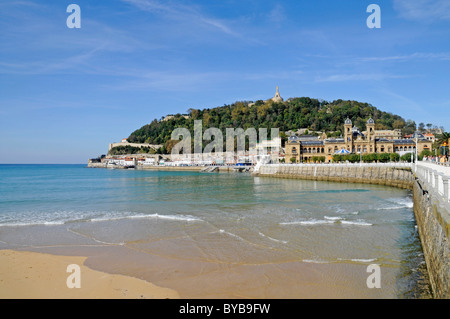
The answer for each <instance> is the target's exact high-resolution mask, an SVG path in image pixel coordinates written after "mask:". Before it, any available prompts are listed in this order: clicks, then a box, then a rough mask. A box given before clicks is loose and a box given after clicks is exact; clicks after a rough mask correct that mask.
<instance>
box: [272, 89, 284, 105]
mask: <svg viewBox="0 0 450 319" xmlns="http://www.w3.org/2000/svg"><path fill="white" fill-rule="evenodd" d="M272 101H274V102H283V101H284V100H283V98H282V97H281V95H280V91H279V88H278V85H277V92H276V93H275V96H274V97H273V98H272Z"/></svg>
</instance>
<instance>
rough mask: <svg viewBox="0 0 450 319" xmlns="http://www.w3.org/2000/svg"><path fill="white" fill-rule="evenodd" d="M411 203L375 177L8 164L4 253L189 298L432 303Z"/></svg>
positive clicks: (0, 208) (3, 186) (0, 185)
mask: <svg viewBox="0 0 450 319" xmlns="http://www.w3.org/2000/svg"><path fill="white" fill-rule="evenodd" d="M412 208H413V201H412V194H411V192H410V191H407V190H401V189H396V188H391V187H384V186H376V185H367V184H364V185H363V184H346V183H332V182H316V181H303V180H293V179H278V178H267V177H266V178H263V177H255V176H252V175H250V174H246V173H201V172H186V171H182V172H180V171H154V170H118V169H116V170H111V169H88V168H86V167H85V165H0V249H4V248H12V249H21V250H33V251H41V252H47V253H56V254H69V255H70V254H74V255H83V256H88V257H89V258H88V259H87V262H86V264H87V265H88V266H90V267H92V268H94V269H98V270H103V271H107V272H111V273H120V274H125V275H131V276H135V277H138V278H142V279H145V280H148V281H150V282H153V283H155V284H158V285H161V286H164V287H168V288H172V289H175V290H177V291H179V292H180V294H181V296H182V297H187V298H191V297H192V298H428V297H429V296H430V293H429V285H428V282H427V275H426V270H425V263H424V258H423V253H422V249H421V245H420V240H419V237H418V233H417V227H416V223H415V219H414V214H413V209H412ZM372 264H377V265H380V267H381V283H382V286H381V288H375V289H373V288H372V289H371V288H369V287H368V285H367V282H366V280H367V278H368V276H369V275H370V273H368V272H367V269H368V268H367V267H368V266H369V265H372Z"/></svg>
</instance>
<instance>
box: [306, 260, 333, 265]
mask: <svg viewBox="0 0 450 319" xmlns="http://www.w3.org/2000/svg"><path fill="white" fill-rule="evenodd" d="M302 262H304V263H311V264H329V263H330V262H329V261H326V260H321V259H319V260H317V259H303V260H302Z"/></svg>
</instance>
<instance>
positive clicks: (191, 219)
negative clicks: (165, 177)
mask: <svg viewBox="0 0 450 319" xmlns="http://www.w3.org/2000/svg"><path fill="white" fill-rule="evenodd" d="M152 218H156V219H166V220H177V221H187V222H194V221H203V220H202V219H199V218H196V217H193V216H187V215H160V214H150V215H129V216H118V217H100V218H93V219H91V221H92V222H102V221H113V220H124V219H152Z"/></svg>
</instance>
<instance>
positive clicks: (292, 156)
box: [285, 119, 432, 163]
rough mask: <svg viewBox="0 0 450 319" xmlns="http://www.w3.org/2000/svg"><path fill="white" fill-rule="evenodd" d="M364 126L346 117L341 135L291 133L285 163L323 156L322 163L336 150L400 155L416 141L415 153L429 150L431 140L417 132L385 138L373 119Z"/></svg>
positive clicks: (340, 151)
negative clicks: (303, 135)
mask: <svg viewBox="0 0 450 319" xmlns="http://www.w3.org/2000/svg"><path fill="white" fill-rule="evenodd" d="M366 126H367V130H366V131H363V132H361V131H360V130H359V128H358V127H356V126H353V125H352V121H351V120H350V119H347V120H346V121H345V124H344V136H343V137H340V138H327V136H326V135H325V134H324V135H322V136H321V137H318V138H316V139H312V138H311V137H302V136H295V135H292V136H290V137H289V139H288V141H287V142H286V151H285V154H286V156H285V159H286V162H287V163H290V162H292V161H295V162H296V163H300V162H310V161H312V158H313V157H317V156H323V157H325V161H326V162H330V161H331V160H332V157H333V155H334V154H337V153H347V154H350V153H354V154H370V153H399V154H400V155H403V154H405V153H412V152H415V151H416V142H417V151H418V154H420V153H421V152H422V151H423V150H431V146H432V143H431V142H430V141H429V140H427V139H426V138H424V136H423V135H421V134H419V133H416V134H415V135H414V136H413V137H412V138H410V139H401V138H397V139H394V138H395V137H398V136H399V135H398V133H397V132H395V134H392V135H394V136H392V135H391V134H389V138H386V137H387V136H386V137H382V136H383V135H382V134H381V133H385V131H384V132H383V131H382V132H380V131H377V130H375V121H374V120H373V119H369V120H368V121H367V125H366ZM393 132H394V131H393ZM400 136H401V135H400Z"/></svg>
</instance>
